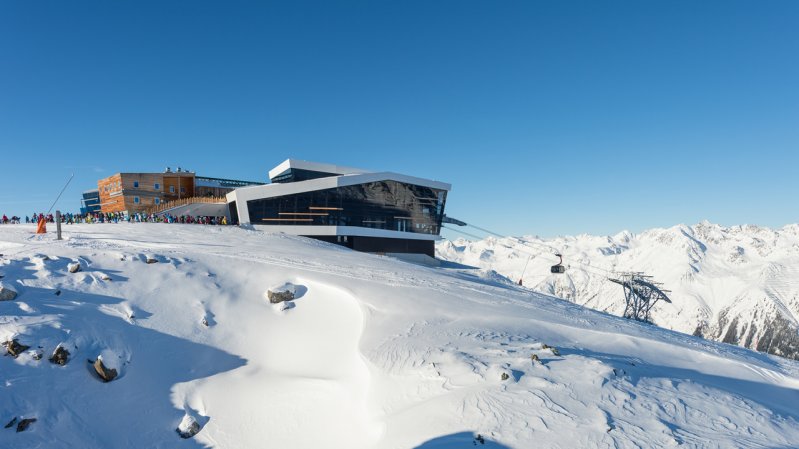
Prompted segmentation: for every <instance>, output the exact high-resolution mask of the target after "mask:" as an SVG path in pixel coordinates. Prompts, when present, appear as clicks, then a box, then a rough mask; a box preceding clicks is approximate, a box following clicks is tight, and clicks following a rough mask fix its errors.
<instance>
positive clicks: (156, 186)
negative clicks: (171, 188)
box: [154, 182, 161, 190]
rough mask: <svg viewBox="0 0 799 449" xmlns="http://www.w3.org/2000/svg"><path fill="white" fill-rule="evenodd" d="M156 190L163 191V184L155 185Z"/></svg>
mask: <svg viewBox="0 0 799 449" xmlns="http://www.w3.org/2000/svg"><path fill="white" fill-rule="evenodd" d="M154 187H155V190H161V184H158V183H157V182H156V183H155V186H154Z"/></svg>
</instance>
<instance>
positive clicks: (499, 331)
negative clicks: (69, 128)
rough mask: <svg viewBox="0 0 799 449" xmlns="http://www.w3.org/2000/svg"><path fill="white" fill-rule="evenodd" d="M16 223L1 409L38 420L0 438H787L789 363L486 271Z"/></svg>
mask: <svg viewBox="0 0 799 449" xmlns="http://www.w3.org/2000/svg"><path fill="white" fill-rule="evenodd" d="M32 231H33V227H32V226H25V225H20V226H0V252H1V253H3V254H4V256H3V257H2V266H0V272H1V273H2V275H3V276H4V278H3V279H2V281H3V283H4V285H5V286H8V287H12V288H13V289H14V290H16V291H17V293H18V296H17V298H16V299H14V300H12V301H3V302H0V340H2V341H4V340H9V339H17V341H18V342H19V343H22V344H25V345H29V346H30V347H31V348H30V349H28V350H27V351H24V352H23V353H22V354H21V355H19V356H18V357H16V358H13V357H11V356H7V357H2V358H0V419H2V420H3V421H5V422H8V421H10V420H11V419H12V418H13V417H17V418H36V419H37V421H36V422H34V423H32V424H31V425H30V427H29V428H28V429H27V430H25V431H23V432H19V433H17V432H15V431H14V427H13V426H12V427H11V428H8V429H3V428H0V447H4V448H5V447H8V448H31V447H86V448H107V447H115V448H144V447H147V448H153V447H160V448H174V447H221V448H255V447H279V448H321V447H324V448H425V449H432V448H471V447H475V446H478V447H481V446H484V447H494V448H508V447H509V448H529V447H547V448H557V447H560V448H573V447H599V448H602V447H623V448H626V447H673V446H678V445H681V444H683V445H686V446H688V447H730V448H732V447H736V448H737V447H796V446H797V445H799V425H797V424H799V423H797V419H798V418H799V411H797V409H796V401H797V399H799V364H797V362H795V361H791V360H787V359H783V358H779V357H773V356H769V355H765V354H761V353H757V352H752V351H749V350H745V349H741V348H737V347H734V346H729V345H723V344H718V343H714V342H710V341H706V340H703V339H700V338H697V337H692V336H690V335H685V334H680V333H676V332H672V331H669V330H665V329H661V328H658V327H656V326H651V325H644V324H641V323H636V322H631V321H628V320H624V319H620V318H617V317H614V316H611V315H608V314H604V313H601V312H597V311H594V310H591V309H588V308H584V307H581V306H578V305H575V304H573V303H571V302H568V301H563V300H559V299H556V298H553V297H549V296H545V295H542V294H532V293H530V292H529V291H527V290H525V289H520V288H518V287H516V286H515V285H513V284H509V283H507V282H505V281H504V280H503V279H502V278H501V277H497V276H492V275H491V274H490V273H484V272H475V271H474V270H458V269H453V268H449V269H447V268H443V269H442V268H438V269H433V268H424V267H418V266H414V265H410V264H407V263H404V262H400V261H396V260H393V259H390V258H385V257H380V256H375V255H368V254H361V253H355V252H351V251H348V250H346V249H342V248H340V247H336V246H333V245H329V244H325V243H321V242H317V241H313V240H307V239H303V238H299V237H289V236H283V235H270V234H264V233H261V232H257V231H248V230H244V229H238V228H233V227H227V228H221V227H205V226H195V225H163V224H105V225H75V226H69V227H67V232H66V240H65V241H61V242H57V241H54V240H53V236H52V235H46V236H44V237H39V236H35V235H33V234H31V232H32ZM148 258H150V259H155V260H157V261H158V262H157V263H147V262H146V261H147V259H148ZM74 261H79V262H80V264H81V270H80V271H78V272H76V273H70V272H69V271H68V265H69V264H70V263H73V262H74ZM285 283H290V284H293V286H294V291H295V292H296V295H297V296H298V297H297V298H296V299H295V300H294V301H292V304H293V307H290V308H285V306H283V305H282V304H279V305H272V304H270V303H269V301H268V300H266V299H265V297H264V293H265V292H266V290H267V289H269V288H270V287H273V286H276V285H281V284H285ZM58 345H61V346H62V347H65V348H67V349H68V350H69V351H70V353H71V356H70V359H69V361H68V363H67V364H66V365H64V366H59V365H56V364H52V363H50V362H48V360H47V359H48V357H49V355H50V354H51V353H52V352H53V351H54V349H55V348H56V347H57V346H58ZM548 346H553V347H554V348H555V349H553V348H550V347H548ZM37 354H42V355H43V357H42V358H41V359H39V360H37V358H38V355H37ZM98 355H102V360H103V362H104V363H106V364H107V365H108V367H116V369H118V372H119V377H118V378H117V379H115V380H113V381H111V382H109V383H103V382H101V381H100V380H99V378H98V377H97V375H96V374H95V373H94V369H93V368H92V365H91V364H90V363H88V361H94V360H95V359H96V358H97V356H98ZM532 356H535V357H537V358H538V359H539V361H537V362H536V361H533V360H532V359H531V357H532ZM503 374H504V375H506V376H503ZM505 377H506V378H505ZM503 378H504V379H503ZM186 416H190V417H191V418H186ZM192 419H193V420H194V421H196V422H197V423H198V424H199V427H200V430H199V433H197V435H195V436H194V437H192V438H190V439H187V440H182V439H180V437H179V435H178V433H177V432H176V431H175V429H176V428H177V427H178V426H179V425H181V428H182V429H184V430H185V429H186V428H190V427H191V426H190V424H191V423H192ZM181 423H182V424H181ZM0 424H4V422H2V423H0ZM478 435H479V437H478Z"/></svg>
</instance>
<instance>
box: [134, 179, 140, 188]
mask: <svg viewBox="0 0 799 449" xmlns="http://www.w3.org/2000/svg"><path fill="white" fill-rule="evenodd" d="M133 188H135V189H138V188H139V181H133Z"/></svg>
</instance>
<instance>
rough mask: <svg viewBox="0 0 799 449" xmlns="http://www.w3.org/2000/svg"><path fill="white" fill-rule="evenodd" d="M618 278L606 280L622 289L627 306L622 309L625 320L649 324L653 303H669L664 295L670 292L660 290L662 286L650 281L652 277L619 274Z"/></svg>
mask: <svg viewBox="0 0 799 449" xmlns="http://www.w3.org/2000/svg"><path fill="white" fill-rule="evenodd" d="M618 276H619V277H618V278H617V279H614V278H608V280H610V281H611V282H615V283H617V284H619V285H621V286H622V287H623V288H624V300H625V302H626V304H627V305H626V307H625V308H624V317H625V318H631V319H633V320H637V321H644V322H647V323H650V322H652V318H651V316H650V315H649V312H650V311H651V310H652V307H653V306H654V305H655V303H657V302H658V301H660V300H661V299H662V300H663V301H666V302H668V303H671V300H670V299H669V297H668V296H666V293H671V292H670V291H669V290H662V289H661V288H660V286H661V285H662V284H659V283H657V282H654V281H652V276H646V275H644V274H643V273H619V275H618Z"/></svg>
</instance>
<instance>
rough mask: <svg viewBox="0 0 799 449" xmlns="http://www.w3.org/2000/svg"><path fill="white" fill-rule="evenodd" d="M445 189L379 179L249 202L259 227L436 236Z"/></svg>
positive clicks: (249, 208) (252, 219)
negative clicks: (354, 228) (334, 228)
mask: <svg viewBox="0 0 799 449" xmlns="http://www.w3.org/2000/svg"><path fill="white" fill-rule="evenodd" d="M446 200H447V192H446V190H439V189H433V188H430V187H423V186H418V185H414V184H406V183H402V182H397V181H378V182H370V183H365V184H357V185H352V186H345V187H336V188H332V189H324V190H316V191H312V192H303V193H296V194H292V195H285V196H280V197H275V198H263V199H258V200H252V201H247V210H248V211H249V214H250V222H251V223H252V224H260V225H292V226H295V225H300V226H302V225H306V226H359V227H363V228H374V229H386V230H392V231H402V232H413V233H420V234H433V235H438V234H439V233H440V231H441V219H442V218H443V216H444V205H445V203H446Z"/></svg>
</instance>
